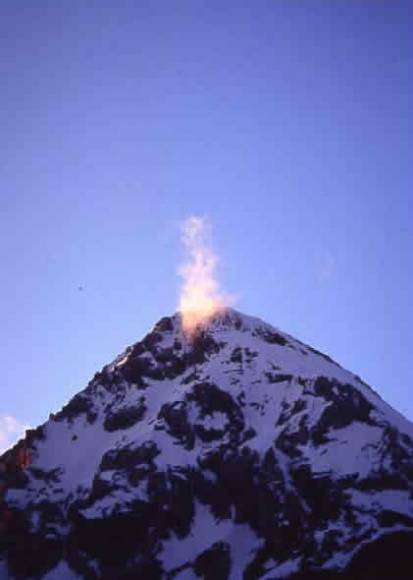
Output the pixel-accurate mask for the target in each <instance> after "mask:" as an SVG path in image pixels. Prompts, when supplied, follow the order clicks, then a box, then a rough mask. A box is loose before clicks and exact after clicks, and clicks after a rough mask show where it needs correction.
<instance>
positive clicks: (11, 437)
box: [0, 415, 30, 453]
mask: <svg viewBox="0 0 413 580" xmlns="http://www.w3.org/2000/svg"><path fill="white" fill-rule="evenodd" d="M29 428H30V426H29V425H27V424H25V423H21V422H20V421H19V420H18V419H16V418H15V417H12V416H11V415H0V453H3V452H4V451H6V450H7V449H8V448H9V447H11V446H12V445H13V444H14V443H15V442H16V441H17V440H18V439H20V437H22V436H23V435H24V432H25V431H26V429H29Z"/></svg>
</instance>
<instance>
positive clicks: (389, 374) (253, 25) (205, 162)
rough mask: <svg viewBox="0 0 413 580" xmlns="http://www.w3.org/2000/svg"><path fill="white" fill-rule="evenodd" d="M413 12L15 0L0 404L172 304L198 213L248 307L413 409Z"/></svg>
mask: <svg viewBox="0 0 413 580" xmlns="http://www.w3.org/2000/svg"><path fill="white" fill-rule="evenodd" d="M412 16H413V8H412V3H411V2H404V1H400V0H392V1H391V2H390V1H389V0H375V1H374V2H372V1H368V0H335V1H334V2H329V1H327V0H308V1H305V2H304V1H301V0H288V1H287V0H271V1H269V0H265V1H264V0H258V1H256V2H249V1H242V0H241V1H240V0H236V1H235V0H230V1H226V2H221V1H216V0H210V1H208V2H206V1H200V0H199V1H198V0H179V1H175V2H160V1H156V0H155V1H153V0H151V1H150V2H149V1H141V2H135V1H128V0H124V1H122V2H112V1H110V2H107V1H104V0H99V1H98V0H96V1H93V0H92V1H90V2H83V1H80V0H70V1H68V0H67V1H66V0H63V1H61V2H54V1H47V0H41V1H39V2H24V1H21V0H17V1H14V0H13V1H12V0H6V1H4V2H2V3H1V7H0V27H1V34H0V71H1V77H2V79H3V83H2V91H1V93H0V123H1V133H0V146H1V156H0V164H1V165H0V169H1V170H0V183H1V188H0V221H1V223H0V236H1V259H2V273H3V276H2V284H1V286H0V298H1V300H0V305H1V321H2V324H1V330H0V332H1V342H0V348H1V350H0V353H1V360H2V381H1V386H0V393H1V399H0V401H1V405H0V416H5V415H8V416H11V417H13V418H15V419H16V420H18V421H20V422H22V423H24V424H26V423H30V424H32V425H35V424H37V423H39V422H41V421H43V420H44V419H45V418H47V416H48V414H49V412H51V411H55V410H56V409H58V408H60V407H61V406H62V405H63V404H64V403H65V402H66V401H67V400H68V398H69V397H70V396H72V395H73V394H74V393H76V392H77V391H78V390H80V389H81V388H83V387H84V386H85V385H86V383H87V381H88V380H89V379H90V378H91V376H92V375H93V374H94V372H95V371H96V370H98V369H99V368H101V367H102V366H103V365H104V364H106V363H107V362H109V361H110V360H112V359H113V358H114V357H115V355H117V354H118V353H119V352H121V351H122V350H123V349H124V348H125V347H126V346H127V345H129V344H131V343H133V342H135V341H136V340H138V339H139V338H140V337H142V335H143V334H144V333H145V332H147V331H148V330H149V329H150V328H151V327H152V325H153V324H154V323H155V322H156V320H157V319H158V318H160V317H161V316H163V315H165V314H169V313H172V312H174V310H175V309H176V305H177V299H178V298H177V297H178V291H179V284H180V281H179V278H178V276H177V269H178V265H179V262H180V261H181V260H182V248H181V245H180V239H179V235H180V232H179V228H180V224H181V223H182V221H183V220H184V219H185V218H186V217H188V216H189V215H193V214H195V215H203V216H207V217H208V219H209V221H210V222H211V224H212V226H213V235H214V245H215V249H216V251H217V252H218V254H219V256H220V267H219V275H220V279H221V282H222V285H223V286H224V288H225V289H226V290H227V291H228V292H229V293H231V294H235V295H236V296H237V305H236V306H237V308H238V309H240V310H242V311H245V312H247V313H250V314H254V315H256V316H260V317H262V318H264V319H265V320H267V321H268V322H271V323H273V324H275V325H276V326H278V327H280V328H281V329H283V330H285V331H286V332H289V333H291V334H293V335H295V336H297V338H300V339H301V340H303V341H305V342H308V343H310V344H312V345H313V346H315V347H316V348H319V349H321V350H322V351H324V352H326V353H328V354H330V355H331V356H332V357H333V358H335V359H336V360H338V361H339V362H340V363H341V364H342V365H343V366H345V367H347V368H349V369H350V370H352V371H353V372H355V373H357V374H359V375H360V376H362V377H363V378H364V379H365V380H366V381H367V382H369V383H370V384H371V385H372V386H373V387H374V388H375V389H376V390H377V391H378V392H379V393H380V394H381V395H382V396H383V397H384V398H385V399H386V400H387V401H388V402H390V403H391V404H392V405H393V406H395V407H396V408H397V409H398V410H400V411H401V412H403V413H404V414H405V415H406V416H407V417H409V418H410V419H413V400H412V397H411V376H412V370H413V368H412V367H413V364H412V357H411V352H412V346H413V330H412V328H413V313H412V308H411V296H413V276H412V270H413V268H412V266H413V243H412V242H413V239H412V238H413V231H412V209H413V207H412V206H413V198H412V184H413V164H412V163H411V151H412V150H413V136H412V135H413V132H412V128H413V127H412V125H413V119H412V109H411V98H412V89H413V75H412V70H413V69H412V60H413V59H412V55H413V50H412V49H413V40H412V37H411V35H410V34H409V33H410V25H411V22H412ZM80 286H81V287H83V290H79V287H80ZM9 424H10V421H9ZM0 427H1V426H0ZM0 430H1V429H0Z"/></svg>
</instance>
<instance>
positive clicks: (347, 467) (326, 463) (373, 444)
mask: <svg viewBox="0 0 413 580" xmlns="http://www.w3.org/2000/svg"><path fill="white" fill-rule="evenodd" d="M382 436H383V431H382V429H380V428H379V427H374V426H371V425H366V424H365V423H360V422H357V421H355V422H353V423H352V424H351V425H349V426H348V427H345V428H343V429H335V430H333V431H330V432H329V442H328V443H326V444H325V445H322V446H318V447H314V446H300V450H301V451H302V452H303V453H304V454H305V456H306V457H307V459H308V461H309V463H310V464H311V467H312V470H313V472H314V473H332V474H334V475H336V476H341V475H350V474H353V473H358V474H359V475H360V477H365V476H366V475H367V474H368V473H369V471H371V468H372V467H374V466H375V465H376V464H377V462H378V461H379V457H378V448H379V445H380V442H381V438H382Z"/></svg>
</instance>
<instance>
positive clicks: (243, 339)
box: [0, 311, 413, 580]
mask: <svg viewBox="0 0 413 580" xmlns="http://www.w3.org/2000/svg"><path fill="white" fill-rule="evenodd" d="M27 455H28V456H29V457H30V461H26V460H24V461H22V457H23V459H24V458H26V459H27ZM1 461H2V464H3V465H4V466H5V468H4V469H3V471H2V473H3V475H1V473H0V476H1V477H3V479H4V480H5V484H6V487H7V489H6V492H5V493H4V494H3V496H0V514H2V513H3V512H4V513H7V514H8V515H7V518H8V519H7V525H3V527H2V528H0V577H1V573H2V570H5V569H7V570H8V572H7V577H10V578H19V579H20V578H22V579H23V578H27V579H28V578H42V577H43V576H44V575H45V574H46V573H48V572H49V571H51V570H54V573H55V577H60V576H62V577H70V574H72V576H73V578H75V577H81V578H86V579H89V578H90V579H97V578H104V579H106V578H107V579H110V580H112V579H114V578H116V579H118V578H125V579H126V578H144V579H145V580H146V579H149V580H150V579H164V578H166V579H175V578H176V579H178V580H179V579H180V578H190V577H192V578H211V579H212V578H214V579H217V580H220V579H222V580H226V579H230V580H238V579H242V578H243V579H245V580H254V579H258V578H288V577H290V578H335V577H337V578H363V579H364V578H390V577H394V578H402V579H403V578H407V577H409V579H410V576H411V574H410V573H409V576H406V575H403V574H405V570H409V572H411V570H412V569H413V563H412V562H411V554H412V553H413V545H412V537H413V428H412V426H411V425H409V424H408V423H407V422H403V420H402V419H400V418H399V417H398V416H396V414H394V412H393V411H392V410H391V409H390V408H389V407H387V406H386V405H385V404H384V403H383V402H382V401H381V400H380V399H379V397H377V396H376V395H375V393H374V392H373V391H372V390H371V389H370V388H369V387H367V386H366V385H364V384H363V383H362V381H360V379H358V377H355V376H353V375H351V374H350V373H348V372H346V371H344V370H343V369H341V367H339V366H338V365H336V364H335V363H334V362H333V361H331V359H330V358H329V357H326V356H325V355H322V354H321V353H318V352H317V351H315V350H314V349H312V348H311V347H307V346H306V345H304V344H302V343H300V342H298V341H296V340H295V339H293V338H292V337H288V336H286V335H284V334H283V333H281V332H279V331H277V330H275V329H273V328H272V327H270V326H269V325H265V324H264V323H262V322H260V321H257V320H255V319H250V318H249V317H245V316H243V315H241V314H238V313H234V312H231V311H229V312H228V313H226V314H223V315H221V316H220V317H218V318H217V319H214V320H212V321H211V323H210V326H209V327H207V328H203V329H201V330H200V331H199V332H198V333H196V334H195V336H194V337H193V338H192V339H191V340H188V338H187V337H185V336H184V335H183V334H182V332H181V330H180V324H179V318H177V317H172V318H169V317H166V318H163V319H162V320H160V321H159V323H158V324H157V325H156V326H155V328H154V330H153V331H152V332H151V333H149V334H148V335H147V336H146V337H145V338H144V339H143V340H142V341H141V342H139V343H137V344H136V345H134V346H132V347H129V348H128V349H127V350H126V352H125V353H124V354H123V355H121V356H120V357H118V359H116V360H115V361H114V363H112V364H111V365H107V366H106V367H104V369H102V371H101V372H99V373H96V375H95V377H94V378H93V379H92V381H91V382H90V383H89V385H88V386H87V387H86V389H85V390H84V391H82V392H81V393H79V394H78V395H76V396H75V397H74V398H73V399H72V400H71V401H69V403H68V404H67V405H66V406H65V407H64V408H63V409H62V410H61V411H60V412H59V413H57V414H56V415H52V416H51V418H50V420H49V421H48V422H47V423H46V424H45V425H43V426H41V427H39V428H37V429H35V430H31V431H29V432H28V434H27V437H26V440H25V441H24V442H23V443H22V442H21V443H19V444H18V445H17V446H16V447H15V448H14V449H12V450H10V451H8V452H7V453H6V454H5V455H4V456H3V458H2V459H1ZM2 510H3V512H2ZM0 523H1V521H0ZM393 555H394V557H393ZM59 566H64V567H65V570H64V574H65V576H64V574H63V572H62V571H61V568H59ZM5 567H6V568H5ZM67 568H68V569H69V571H68V570H67ZM68 574H69V576H68ZM59 575H60V576H59Z"/></svg>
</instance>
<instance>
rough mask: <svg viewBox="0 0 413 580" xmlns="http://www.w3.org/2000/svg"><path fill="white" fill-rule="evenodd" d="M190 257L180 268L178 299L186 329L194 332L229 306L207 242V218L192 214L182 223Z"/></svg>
mask: <svg viewBox="0 0 413 580" xmlns="http://www.w3.org/2000/svg"><path fill="white" fill-rule="evenodd" d="M182 229H183V237H182V240H183V243H184V245H185V249H186V252H187V260H186V261H185V263H184V264H183V266H182V267H181V268H180V270H179V273H180V274H181V276H182V277H183V280H184V282H183V286H182V289H181V295H180V299H179V310H180V311H181V315H182V326H183V329H184V332H186V333H188V334H192V333H193V332H194V331H195V330H196V329H197V328H199V326H201V325H202V324H204V323H205V322H207V321H208V320H209V318H211V316H213V315H214V314H216V313H217V312H219V311H221V310H223V309H224V308H225V306H226V305H227V301H228V300H227V298H226V297H225V296H224V295H223V294H222V292H221V291H220V288H219V284H218V282H217V280H216V274H215V269H216V265H217V257H216V256H215V255H214V253H213V252H212V250H211V249H210V247H209V246H208V243H207V235H206V229H207V222H206V220H205V218H202V217H196V216H191V217H189V218H188V219H186V220H185V222H184V224H183V228H182Z"/></svg>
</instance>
